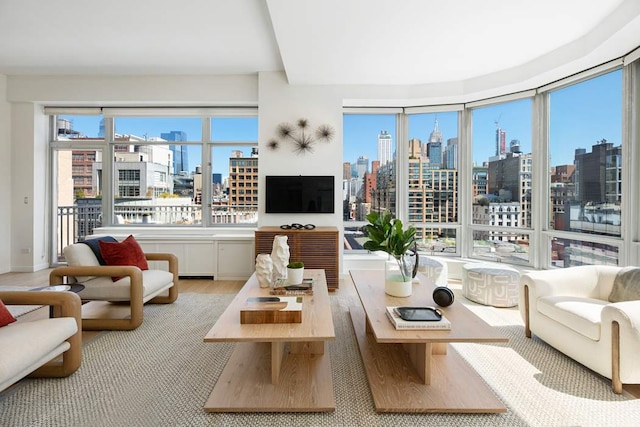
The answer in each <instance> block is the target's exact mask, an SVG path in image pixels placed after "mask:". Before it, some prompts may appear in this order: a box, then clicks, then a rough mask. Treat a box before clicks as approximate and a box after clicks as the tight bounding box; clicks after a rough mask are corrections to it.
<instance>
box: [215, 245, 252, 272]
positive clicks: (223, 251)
mask: <svg viewBox="0 0 640 427" xmlns="http://www.w3.org/2000/svg"><path fill="white" fill-rule="evenodd" d="M216 261H217V264H218V268H217V270H218V274H217V275H216V277H215V278H216V279H226V280H243V279H248V278H249V277H250V276H251V274H253V269H254V259H253V240H247V241H230V240H220V241H218V257H217V259H216Z"/></svg>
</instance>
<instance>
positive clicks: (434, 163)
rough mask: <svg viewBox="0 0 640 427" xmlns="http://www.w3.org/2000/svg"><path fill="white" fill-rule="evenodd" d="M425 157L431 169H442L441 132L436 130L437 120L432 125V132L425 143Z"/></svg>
mask: <svg viewBox="0 0 640 427" xmlns="http://www.w3.org/2000/svg"><path fill="white" fill-rule="evenodd" d="M427 157H428V158H429V164H430V166H431V167H434V168H440V167H442V132H440V129H438V119H436V120H435V121H434V123H433V130H432V131H431V133H430V134H429V141H428V142H427Z"/></svg>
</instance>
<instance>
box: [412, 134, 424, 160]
mask: <svg viewBox="0 0 640 427" xmlns="http://www.w3.org/2000/svg"><path fill="white" fill-rule="evenodd" d="M421 149H422V142H421V141H420V140H419V139H418V138H411V139H410V140H409V158H410V159H418V158H420V157H426V153H425V154H424V155H423V154H422V151H421Z"/></svg>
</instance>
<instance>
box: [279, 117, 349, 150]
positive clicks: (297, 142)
mask: <svg viewBox="0 0 640 427" xmlns="http://www.w3.org/2000/svg"><path fill="white" fill-rule="evenodd" d="M276 133H277V137H278V138H279V139H280V140H283V141H291V142H292V143H293V144H294V151H295V152H297V153H298V154H304V153H307V152H309V153H310V152H313V146H314V144H315V143H316V142H317V141H318V140H323V141H327V142H329V141H331V140H332V139H333V137H334V136H335V133H336V132H335V129H333V127H331V126H329V125H321V126H318V128H317V129H316V130H315V131H312V130H311V128H310V125H309V120H307V119H298V121H297V122H296V124H295V125H292V124H291V123H280V124H279V125H278V127H277V128H276ZM267 146H268V147H269V148H270V149H272V150H277V149H278V148H279V147H280V141H279V140H278V139H275V138H274V139H271V140H269V142H267Z"/></svg>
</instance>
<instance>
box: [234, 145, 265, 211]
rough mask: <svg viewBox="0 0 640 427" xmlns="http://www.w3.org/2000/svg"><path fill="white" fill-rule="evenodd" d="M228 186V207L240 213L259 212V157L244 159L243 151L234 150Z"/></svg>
mask: <svg viewBox="0 0 640 427" xmlns="http://www.w3.org/2000/svg"><path fill="white" fill-rule="evenodd" d="M228 186H229V201H228V205H229V207H230V208H231V209H234V208H235V209H237V210H239V211H255V210H257V209H258V157H257V156H252V157H244V155H243V153H242V151H240V150H233V151H232V152H231V156H230V157H229V181H228ZM234 218H235V217H234Z"/></svg>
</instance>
